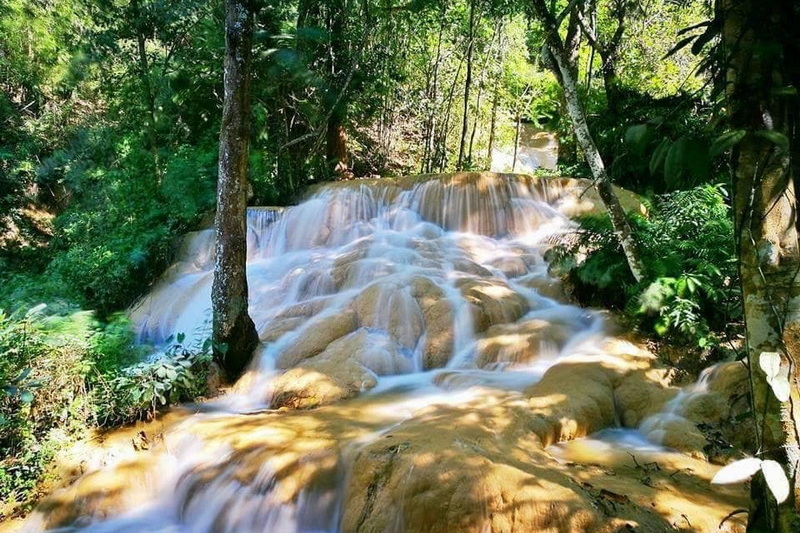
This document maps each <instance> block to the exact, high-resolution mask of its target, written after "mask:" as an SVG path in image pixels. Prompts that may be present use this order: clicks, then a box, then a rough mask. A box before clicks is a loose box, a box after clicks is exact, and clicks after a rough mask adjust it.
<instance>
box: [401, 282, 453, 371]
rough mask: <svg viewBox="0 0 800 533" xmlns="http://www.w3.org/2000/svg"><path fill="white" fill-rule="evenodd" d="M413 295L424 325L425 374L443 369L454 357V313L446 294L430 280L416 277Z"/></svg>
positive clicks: (423, 358) (413, 283)
mask: <svg viewBox="0 0 800 533" xmlns="http://www.w3.org/2000/svg"><path fill="white" fill-rule="evenodd" d="M411 294H412V296H413V297H414V299H415V300H416V302H417V305H418V306H419V308H420V309H421V310H422V318H423V320H424V321H425V345H424V346H423V353H422V364H423V367H424V368H425V369H426V370H429V369H431V368H442V367H444V366H446V365H447V362H448V361H449V360H450V357H451V356H452V354H453V320H454V316H453V309H452V307H451V305H450V302H449V301H448V300H447V298H446V296H445V293H444V291H443V290H442V289H440V288H439V287H438V286H437V285H436V284H435V283H434V282H433V281H431V280H430V279H428V278H424V277H421V276H418V277H415V278H414V279H413V280H412V282H411Z"/></svg>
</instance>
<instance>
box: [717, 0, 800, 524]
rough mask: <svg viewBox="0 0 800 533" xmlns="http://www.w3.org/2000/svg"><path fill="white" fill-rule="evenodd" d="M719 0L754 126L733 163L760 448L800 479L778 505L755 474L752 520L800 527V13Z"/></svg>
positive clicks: (747, 127)
mask: <svg viewBox="0 0 800 533" xmlns="http://www.w3.org/2000/svg"><path fill="white" fill-rule="evenodd" d="M719 7H721V15H722V16H723V20H724V24H723V36H722V44H723V50H724V52H725V57H726V59H727V66H728V69H727V72H726V90H727V95H726V96H727V99H728V110H729V115H730V123H731V128H732V129H733V130H741V131H744V132H745V134H744V137H743V138H742V140H741V141H740V142H739V143H738V144H737V145H735V146H734V148H733V153H732V158H731V163H732V168H733V174H734V184H735V187H734V218H735V228H736V235H737V244H738V256H739V271H740V276H741V284H742V301H743V308H744V316H745V323H746V329H747V344H748V357H749V361H750V367H751V375H752V377H753V381H754V383H755V384H756V386H755V387H754V391H753V394H754V395H755V397H754V405H756V406H757V411H759V412H760V413H764V416H763V418H762V419H758V420H757V423H758V424H759V426H760V428H761V432H760V433H761V442H760V443H759V444H760V451H761V454H762V455H761V457H762V458H764V459H773V460H777V461H779V462H780V463H781V464H783V465H784V467H785V468H786V473H787V475H788V477H789V479H790V482H791V484H792V488H793V490H792V491H791V493H790V496H789V499H788V500H787V501H786V502H785V503H783V504H781V505H777V506H776V504H775V501H774V499H772V498H771V496H769V495H768V491H766V490H765V486H764V483H763V482H762V481H761V480H757V481H756V482H755V483H753V485H752V491H751V496H752V497H751V508H750V517H749V521H748V530H750V531H758V530H765V529H766V530H769V531H775V532H778V533H787V532H789V531H798V528H800V521H798V515H797V512H798V510H800V508H799V507H798V505H800V485H799V484H798V483H797V466H798V463H800V448H798V444H800V438H799V437H798V420H799V418H798V417H799V415H800V369H798V363H800V243H799V242H798V232H797V223H798V219H797V197H796V191H795V187H794V176H793V170H792V167H793V166H792V158H791V149H790V148H789V147H787V146H781V144H782V143H781V142H778V140H779V139H781V138H783V139H787V140H789V142H790V143H792V140H793V139H794V140H795V141H796V133H795V131H794V130H795V128H796V126H795V124H796V123H797V119H798V117H799V115H798V99H797V94H796V93H795V94H793V95H791V94H785V92H783V91H781V89H783V88H785V87H787V86H790V85H793V84H794V85H795V87H796V84H797V83H798V82H800V77H798V76H796V67H794V65H793V62H794V61H796V57H792V54H791V53H788V52H790V51H789V50H788V49H787V47H786V44H787V43H788V42H794V40H795V37H794V31H796V30H795V29H796V24H797V22H798V19H799V18H800V17H798V8H797V7H796V6H793V5H792V2H789V1H788V0H783V1H781V0H770V1H766V2H761V1H759V2H756V1H754V0H749V1H740V0H720V3H719V5H718V8H719ZM792 72H794V73H795V74H794V75H793V74H792ZM763 352H777V353H779V354H780V355H781V359H782V365H785V366H788V368H789V382H790V385H791V387H790V398H789V401H787V402H783V403H779V402H778V400H777V399H776V398H775V396H774V395H773V393H772V391H771V390H770V389H769V387H767V386H766V383H765V376H764V374H763V373H762V372H761V371H760V370H756V369H757V368H758V360H759V357H760V355H761V353H763ZM763 406H766V408H764V407H763ZM770 406H772V407H770Z"/></svg>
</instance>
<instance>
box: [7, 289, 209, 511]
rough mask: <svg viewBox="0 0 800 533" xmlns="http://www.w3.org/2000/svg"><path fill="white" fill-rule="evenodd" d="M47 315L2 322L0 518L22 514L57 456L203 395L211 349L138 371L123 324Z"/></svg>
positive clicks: (40, 309) (83, 314) (169, 357)
mask: <svg viewBox="0 0 800 533" xmlns="http://www.w3.org/2000/svg"><path fill="white" fill-rule="evenodd" d="M46 310H47V309H46V308H45V306H44V305H40V306H36V307H34V308H32V309H30V310H28V311H27V312H23V311H17V312H16V313H13V314H11V315H6V314H4V313H0V353H3V354H4V355H3V357H2V358H0V455H1V456H2V457H3V458H4V459H2V461H0V500H2V501H3V502H4V504H5V506H4V507H0V515H3V514H5V513H6V512H8V510H9V509H13V508H20V506H24V505H25V504H26V502H28V501H29V499H30V498H31V497H32V496H33V494H34V491H35V489H36V486H37V484H38V482H39V481H40V480H41V479H42V477H43V476H44V475H45V474H46V472H47V468H48V466H49V464H50V462H51V460H52V458H53V457H54V454H55V453H56V452H57V451H58V450H59V449H61V448H63V447H64V446H65V445H66V444H67V443H69V442H70V441H72V440H73V439H75V438H77V437H79V436H80V435H81V434H82V433H83V432H85V431H86V430H87V428H91V427H96V426H105V425H110V424H119V423H123V422H128V421H132V420H137V419H144V418H148V417H151V416H153V414H154V413H155V410H156V409H157V408H158V407H161V406H163V405H167V404H172V403H175V402H178V401H187V400H193V399H195V398H196V397H198V396H201V395H202V394H204V392H205V383H206V375H207V369H208V362H209V360H210V358H209V355H208V347H207V346H202V345H201V346H196V347H195V346H189V347H186V346H183V345H182V344H181V343H180V342H178V343H176V344H174V345H173V346H172V347H170V348H169V350H168V351H167V353H166V354H165V356H164V358H162V359H159V360H157V361H154V362H150V363H141V362H138V361H140V360H141V357H142V355H143V354H142V353H141V350H137V349H134V348H133V347H132V341H133V337H132V334H131V329H130V324H129V323H128V322H127V320H126V319H125V318H124V317H121V316H114V317H111V319H110V320H109V321H108V322H106V323H102V322H99V321H98V320H97V319H96V318H95V317H94V314H93V313H91V312H88V311H80V310H75V309H72V311H71V312H69V313H63V314H47V313H46ZM179 339H180V340H183V338H182V336H179Z"/></svg>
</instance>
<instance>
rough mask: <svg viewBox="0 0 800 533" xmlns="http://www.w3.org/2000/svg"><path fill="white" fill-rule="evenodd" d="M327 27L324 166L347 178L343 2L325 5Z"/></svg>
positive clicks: (346, 65)
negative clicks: (328, 83)
mask: <svg viewBox="0 0 800 533" xmlns="http://www.w3.org/2000/svg"><path fill="white" fill-rule="evenodd" d="M329 9H330V12H329V14H328V17H329V22H328V28H329V32H330V48H329V51H328V57H329V72H330V76H331V97H332V98H331V104H330V105H331V106H332V107H331V111H330V114H329V117H328V124H327V130H326V145H327V150H326V156H327V160H328V167H329V169H330V170H331V171H332V172H333V175H334V176H336V177H337V178H346V177H349V176H350V160H349V158H348V154H347V132H346V130H345V124H346V123H347V106H348V100H349V98H348V95H347V84H348V80H347V78H348V76H349V75H350V73H349V71H350V70H351V68H352V64H351V57H350V53H349V50H348V43H347V38H346V35H345V30H346V17H347V11H346V9H347V6H346V4H345V0H332V1H331V2H330V5H329Z"/></svg>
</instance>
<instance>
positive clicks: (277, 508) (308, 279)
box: [29, 177, 604, 533]
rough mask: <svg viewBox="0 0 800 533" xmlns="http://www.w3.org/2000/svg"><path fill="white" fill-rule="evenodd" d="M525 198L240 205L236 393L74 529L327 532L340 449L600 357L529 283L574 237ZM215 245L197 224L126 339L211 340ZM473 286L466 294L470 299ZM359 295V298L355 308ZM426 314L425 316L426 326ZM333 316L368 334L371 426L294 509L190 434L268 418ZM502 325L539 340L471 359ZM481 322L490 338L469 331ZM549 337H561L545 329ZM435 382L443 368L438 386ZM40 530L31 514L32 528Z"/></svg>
mask: <svg viewBox="0 0 800 533" xmlns="http://www.w3.org/2000/svg"><path fill="white" fill-rule="evenodd" d="M537 190H538V189H537V188H535V187H532V186H531V182H528V181H525V180H516V179H512V178H507V177H506V178H494V179H492V180H488V179H478V180H474V181H468V182H465V183H455V182H449V181H447V180H431V181H426V182H421V183H418V184H416V185H413V186H410V187H408V188H405V189H404V188H400V187H397V186H394V185H377V186H374V185H373V186H370V187H368V186H357V185H354V186H347V187H330V188H323V189H320V190H318V191H317V193H316V194H314V195H313V196H312V197H311V198H309V199H308V200H307V201H305V202H303V203H302V204H300V205H298V206H296V207H292V208H289V209H286V210H285V211H279V210H268V209H253V210H250V211H249V213H248V265H247V268H248V281H249V286H250V314H251V316H252V318H253V320H254V323H255V325H256V328H257V330H258V332H259V334H260V336H261V338H262V340H264V341H265V342H264V343H263V344H262V346H261V347H260V348H259V350H258V352H257V354H256V356H255V359H254V362H253V364H252V367H251V370H252V372H251V375H250V378H249V379H248V381H247V383H248V386H240V387H238V388H237V391H236V393H235V394H230V395H228V396H226V397H224V398H222V399H220V400H217V401H216V408H217V412H214V413H212V414H202V415H195V417H194V418H190V419H189V420H187V421H185V422H183V423H182V424H181V427H180V428H178V429H176V430H174V431H173V433H174V436H173V437H172V440H174V441H176V442H174V443H173V444H172V445H171V446H168V449H169V450H170V454H169V455H167V456H166V457H165V458H164V459H162V462H161V463H160V464H159V466H158V475H156V476H155V477H154V478H150V480H149V481H148V482H147V483H146V485H147V486H146V487H145V488H144V489H143V492H144V493H146V494H147V496H146V497H145V498H144V500H143V501H137V502H136V503H135V504H131V505H130V506H129V509H128V511H127V512H123V513H122V514H121V515H120V516H117V517H103V516H84V517H82V518H81V519H80V521H79V523H77V524H74V527H76V528H86V529H87V530H89V531H95V532H112V531H113V532H131V533H133V532H138V531H153V532H165V533H166V532H181V533H183V532H187V533H188V532H191V533H201V532H211V531H214V532H241V533H249V532H253V533H255V532H287V533H289V532H323V531H326V532H327V531H330V532H333V531H338V527H339V525H338V521H339V516H340V512H341V504H342V498H343V487H344V486H345V485H346V480H347V477H348V475H349V474H348V472H347V467H346V465H347V456H350V455H352V454H353V453H354V450H357V449H358V448H359V447H360V446H363V445H364V444H365V442H368V441H369V440H371V439H376V438H378V437H379V436H380V435H382V434H384V433H385V432H386V431H388V430H389V429H390V428H392V427H394V426H395V425H397V424H399V423H400V422H402V421H403V420H407V419H410V418H412V417H414V416H415V415H416V414H417V413H419V412H420V411H421V410H423V409H426V408H429V407H430V406H432V405H446V404H449V405H458V404H460V403H462V402H464V401H465V400H466V399H468V398H471V397H475V396H476V395H478V394H480V392H479V390H477V389H474V388H472V387H471V385H481V386H484V387H486V386H489V387H493V388H496V389H500V390H522V389H523V388H525V387H527V386H530V385H531V384H533V383H535V382H536V381H537V380H539V379H540V378H541V376H542V375H543V374H544V372H545V371H546V370H547V369H548V368H550V367H551V366H552V365H553V364H555V362H556V361H558V360H560V359H563V358H566V357H571V358H587V357H588V358H597V357H602V356H603V354H602V350H600V349H599V348H598V346H599V341H601V340H602V339H603V337H604V335H603V328H602V320H601V319H600V318H599V316H596V315H594V314H593V313H592V312H589V311H586V310H584V309H580V308H577V307H574V306H570V305H566V304H563V303H559V302H557V301H555V300H552V299H550V298H547V297H545V296H543V295H541V294H540V293H539V290H538V289H537V287H539V286H541V285H540V282H544V283H545V284H546V283H547V282H548V276H547V265H546V263H545V261H544V259H543V251H544V249H545V248H546V240H547V238H548V237H550V236H552V235H553V234H555V233H557V232H560V231H564V230H565V229H568V228H570V227H571V223H570V222H569V221H568V220H567V219H566V218H565V217H564V216H562V215H561V214H560V213H559V212H558V211H557V209H556V208H555V206H554V205H551V203H548V201H546V200H545V197H543V196H542V195H541V194H540V193H538V192H537ZM551 196H552V194H551ZM556 196H557V195H556ZM212 243H213V234H212V232H211V230H206V231H201V232H198V233H196V234H194V235H193V236H192V237H190V238H189V239H188V241H187V243H186V245H185V246H184V250H183V252H182V257H181V260H180V261H179V262H178V263H176V265H174V266H173V267H171V269H170V270H169V271H168V272H167V273H166V275H165V276H164V278H163V281H162V282H161V283H160V285H159V286H158V287H157V288H156V289H155V290H154V291H153V292H152V293H151V294H150V295H148V296H147V298H145V299H144V300H143V301H142V302H141V303H140V304H139V305H138V306H137V307H136V308H135V309H134V310H133V311H132V313H131V316H132V319H133V320H134V322H135V324H136V327H137V338H138V340H139V342H141V343H146V344H152V345H155V346H159V345H163V344H164V343H165V342H166V341H167V339H168V338H169V337H170V336H172V335H174V334H176V333H179V332H182V333H185V334H186V336H187V340H186V343H187V344H191V343H193V342H198V341H200V340H202V339H203V338H205V337H206V336H207V335H208V319H209V307H210V291H211V282H212V269H213V246H212ZM476 283H478V285H475V284H476ZM481 284H482V285H481ZM473 286H476V287H478V289H475V290H476V291H477V292H476V293H472V296H470V292H469V291H470V289H469V287H473ZM420 287H422V288H420ZM370 290H372V291H373V292H374V297H373V298H367V294H368V291H370ZM475 294H478V296H475ZM470 298H472V299H470ZM475 298H477V300H476V299H475ZM428 305H430V306H438V307H435V309H438V312H433V311H431V312H429V313H428V314H427V315H426V313H425V309H428V307H426V306H428ZM514 309H516V311H514ZM347 313H355V319H354V320H355V326H354V327H352V328H350V329H349V330H348V331H344V332H343V333H342V335H340V336H339V339H340V340H354V339H355V340H358V339H361V338H363V339H365V340H364V342H363V344H361V345H359V346H360V347H361V348H360V349H361V352H363V356H359V361H360V366H361V367H362V369H363V371H364V373H365V375H366V376H368V377H370V379H371V380H372V381H371V385H370V386H366V385H365V386H362V391H361V398H359V399H358V400H355V401H358V402H364V403H363V405H364V409H365V410H369V412H370V413H372V414H373V420H375V421H377V426H379V427H380V429H377V430H376V431H374V432H372V433H369V434H368V436H367V437H364V438H362V439H360V440H356V441H353V442H351V443H349V444H345V445H343V446H342V450H343V452H342V454H343V456H345V457H344V458H343V460H342V461H339V462H338V463H337V465H338V466H336V467H335V468H333V469H332V470H331V471H330V472H328V473H327V474H326V475H325V476H323V479H322V480H321V481H318V482H317V483H316V484H314V485H311V486H308V487H305V488H303V489H302V490H301V491H300V492H299V494H300V495H299V496H298V497H297V499H296V500H294V501H292V502H285V501H282V500H281V499H280V498H278V497H277V496H276V494H277V493H278V492H279V489H280V487H279V483H278V482H277V481H276V480H275V475H274V473H275V469H276V468H277V467H278V466H277V465H273V464H271V463H270V461H269V460H268V461H266V462H265V463H264V464H263V465H261V467H260V468H259V470H258V474H257V475H256V476H255V477H254V478H253V479H252V480H251V481H250V483H248V484H242V483H241V482H240V481H239V480H238V478H237V468H239V466H240V465H239V462H240V461H242V460H243V459H242V457H241V455H239V456H236V457H235V458H234V457H233V456H231V454H230V453H229V452H228V451H226V450H225V449H220V447H219V446H214V445H212V444H211V443H203V444H202V445H198V444H197V442H196V441H197V438H196V437H193V436H192V435H193V433H192V426H193V424H194V423H197V421H199V420H208V419H209V418H214V417H227V416H241V415H237V414H236V413H243V412H252V411H254V410H259V409H268V408H269V407H270V406H271V402H272V401H273V399H274V394H273V393H272V392H271V386H272V385H271V384H272V383H273V381H274V379H275V376H276V375H278V374H279V373H280V369H284V368H286V367H288V366H295V365H297V364H300V365H304V364H306V363H307V362H309V361H312V360H314V358H315V357H316V356H319V357H323V356H320V355H319V353H320V352H319V350H317V351H314V352H313V353H311V352H308V353H300V354H297V353H295V352H296V351H297V350H298V348H297V347H298V346H301V345H303V343H305V342H307V341H308V339H310V338H312V337H313V336H314V335H317V334H319V332H320V331H321V330H322V329H324V328H325V327H327V326H326V324H327V323H328V322H327V321H330V320H331V319H335V318H336V317H340V316H342V315H346V314H347ZM442 317H444V318H445V319H446V320H448V321H449V323H448V328H447V329H448V330H449V331H451V332H452V337H451V338H450V339H449V340H447V341H443V342H444V346H445V349H444V350H441V349H439V350H438V351H436V350H434V349H433V348H432V347H431V346H433V344H432V342H433V340H432V338H433V336H434V333H435V331H434V330H433V329H432V327H433V322H435V321H436V320H437V319H440V318H442ZM487 317H488V318H487ZM481 320H483V322H484V323H480V321H481ZM487 320H488V324H487V323H486V321H487ZM535 321H539V322H535ZM502 323H514V324H516V325H515V326H506V327H508V328H511V329H508V330H502V331H501V333H502V334H500V335H497V336H496V338H497V339H498V342H504V339H505V337H504V336H503V335H506V336H512V335H511V333H513V332H514V331H515V330H514V328H516V327H522V325H524V324H526V323H527V324H539V323H545V324H546V325H547V327H546V328H545V329H544V331H545V334H543V335H542V336H541V338H538V340H537V338H534V337H531V338H534V340H533V341H531V342H532V343H533V344H531V345H525V346H526V347H523V348H520V347H519V346H517V345H509V346H504V347H502V348H501V349H500V350H499V352H498V353H497V354H496V360H494V359H491V358H490V362H489V363H487V364H479V362H478V361H479V360H480V359H479V358H480V356H481V353H480V351H481V350H482V349H483V348H481V347H482V346H483V344H481V341H485V340H486V339H487V338H490V337H491V335H490V333H492V332H493V331H495V332H496V328H497V327H500V326H499V324H502ZM487 326H494V327H492V328H490V329H489V330H488V331H484V330H486V328H487ZM549 327H553V328H560V331H562V332H563V333H562V334H561V336H559V335H552V336H548V334H546V332H547V331H549V329H548V328H549ZM358 335H361V337H357V336H358ZM528 335H529V334H528V333H525V335H523V337H524V339H528ZM336 342H339V341H336ZM354 342H355V341H354ZM526 342H527V340H526ZM332 344H333V343H331V345H332ZM440 348H441V347H440ZM443 351H444V352H446V354H445V357H442V353H443ZM361 352H360V353H361ZM324 353H327V352H323V354H324ZM431 353H434V354H435V355H436V356H435V357H434V356H431ZM290 355H291V357H289V356H290ZM289 361H290V362H291V364H289V363H288V362H289ZM442 372H454V374H452V375H451V374H447V375H444V374H443V375H444V377H443V378H442V379H440V380H437V376H439V374H440V373H442ZM453 376H456V377H457V378H458V379H454V378H453ZM370 389H371V390H370ZM358 405H362V404H358ZM308 460H309V461H315V460H317V459H315V456H314V455H310V456H309V459H308ZM342 465H345V466H342ZM42 523H43V517H41V516H38V517H37V516H35V517H34V519H33V520H32V521H31V523H30V527H29V529H30V530H32V531H34V530H38V529H39V528H40V525H41V524H42ZM66 530H69V531H71V530H73V528H68V529H66ZM66 530H65V531H66Z"/></svg>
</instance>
